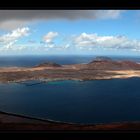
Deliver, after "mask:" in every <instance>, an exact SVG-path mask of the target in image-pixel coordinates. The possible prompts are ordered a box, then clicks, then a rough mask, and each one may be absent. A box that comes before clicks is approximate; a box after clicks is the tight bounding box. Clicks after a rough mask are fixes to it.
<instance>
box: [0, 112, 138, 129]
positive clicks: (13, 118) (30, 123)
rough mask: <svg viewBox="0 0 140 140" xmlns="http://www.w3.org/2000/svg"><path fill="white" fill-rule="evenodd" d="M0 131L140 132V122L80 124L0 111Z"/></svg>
mask: <svg viewBox="0 0 140 140" xmlns="http://www.w3.org/2000/svg"><path fill="white" fill-rule="evenodd" d="M2 118H3V119H2ZM0 130H140V121H132V122H112V123H106V124H104V123H98V124H80V123H67V122H60V121H54V120H43V119H38V118H34V117H28V116H24V115H18V114H13V113H7V112H3V111H0Z"/></svg>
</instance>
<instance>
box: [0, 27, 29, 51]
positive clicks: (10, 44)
mask: <svg viewBox="0 0 140 140" xmlns="http://www.w3.org/2000/svg"><path fill="white" fill-rule="evenodd" d="M27 35H29V28H28V27H23V28H17V29H15V30H13V31H12V32H11V33H7V34H4V35H2V36H0V47H1V49H2V50H4V49H5V50H8V49H14V44H15V43H16V42H17V41H18V39H20V38H22V37H24V36H27ZM17 49H18V48H17Z"/></svg>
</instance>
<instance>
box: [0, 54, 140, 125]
mask: <svg viewBox="0 0 140 140" xmlns="http://www.w3.org/2000/svg"><path fill="white" fill-rule="evenodd" d="M26 58H27V57H26ZM28 58H29V57H28ZM92 58H93V57H92ZM22 59H23V58H22ZM43 59H44V60H46V59H47V60H48V58H46V57H45V58H40V59H39V58H35V59H33V57H32V59H30V60H29V61H30V62H29V61H28V66H31V65H34V64H36V63H38V61H42V60H43ZM50 59H54V57H51V58H50ZM114 59H115V58H114ZM116 59H117V58H116ZM118 59H121V58H118ZM19 60H20V59H17V60H16V61H19ZM54 60H55V62H56V61H57V63H58V62H61V64H65V63H79V62H81V63H84V62H85V61H91V56H90V57H88V58H87V59H86V57H85V58H84V57H83V58H81V59H80V57H77V58H74V57H73V58H72V57H70V56H69V57H65V59H64V57H61V58H60V57H59V59H58V57H56V58H55V59H54ZM133 60H134V59H133ZM135 60H136V59H135ZM4 61H5V60H2V59H0V62H4ZM9 61H10V60H9ZM9 61H8V60H7V62H8V63H9V64H10V62H9ZM11 61H13V60H11ZM136 61H139V59H137V60H136ZM24 62H26V61H25V58H24ZM31 62H32V63H31ZM20 63H21V64H22V66H23V65H25V64H23V60H22V61H21V62H19V63H12V64H11V65H12V66H13V65H15V66H17V65H18V66H19V64H20ZM1 65H4V64H2V63H1ZM20 66H21V65H20ZM36 82H37V83H38V82H39V81H34V83H36ZM139 85H140V78H129V79H112V80H93V81H84V82H79V81H56V82H49V83H41V84H36V85H33V86H27V85H25V84H18V83H11V84H10V83H9V84H0V110H1V111H6V112H11V113H16V114H21V115H26V116H32V117H36V118H42V119H51V120H55V121H63V122H72V123H109V122H124V121H140V109H139V108H140V86H139Z"/></svg>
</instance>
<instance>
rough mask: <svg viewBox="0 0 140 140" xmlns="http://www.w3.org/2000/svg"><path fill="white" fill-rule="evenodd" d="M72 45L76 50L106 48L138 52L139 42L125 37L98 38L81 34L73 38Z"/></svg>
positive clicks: (95, 35)
mask: <svg viewBox="0 0 140 140" xmlns="http://www.w3.org/2000/svg"><path fill="white" fill-rule="evenodd" d="M74 44H75V46H76V47H78V48H81V49H82V48H87V49H88V48H97V47H100V48H106V49H130V50H132V51H133V50H140V40H135V39H129V38H127V37H125V36H99V35H97V34H87V33H82V34H80V35H79V36H77V37H75V39H74Z"/></svg>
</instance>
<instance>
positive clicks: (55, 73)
mask: <svg viewBox="0 0 140 140" xmlns="http://www.w3.org/2000/svg"><path fill="white" fill-rule="evenodd" d="M130 77H140V64H139V63H136V62H133V61H128V60H127V61H126V60H125V61H124V60H123V61H118V60H112V59H111V58H108V57H97V58H95V59H93V60H92V61H91V62H89V63H86V64H85V63H82V64H70V65H60V64H57V63H54V62H48V61H46V62H44V63H41V64H38V65H36V66H33V67H0V82H1V83H8V82H22V81H27V80H40V81H46V82H47V81H56V80H78V81H86V80H103V79H113V78H130Z"/></svg>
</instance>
